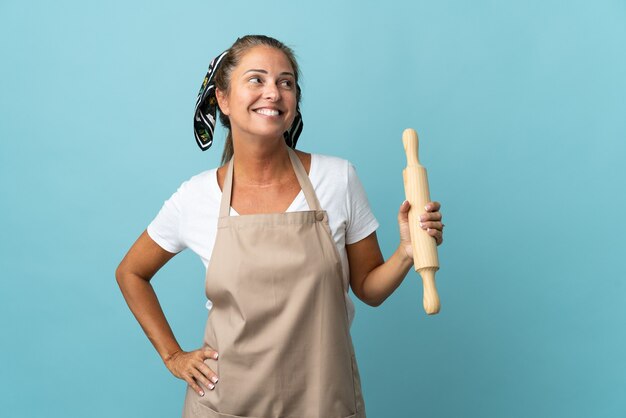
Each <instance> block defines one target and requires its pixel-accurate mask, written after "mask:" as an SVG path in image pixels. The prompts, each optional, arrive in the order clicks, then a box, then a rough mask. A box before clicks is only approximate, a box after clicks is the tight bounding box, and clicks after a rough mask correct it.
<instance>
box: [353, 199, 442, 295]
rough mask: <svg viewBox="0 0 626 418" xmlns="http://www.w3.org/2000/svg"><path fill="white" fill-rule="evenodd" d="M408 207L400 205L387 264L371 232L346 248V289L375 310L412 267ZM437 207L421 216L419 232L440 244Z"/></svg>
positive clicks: (439, 218)
mask: <svg viewBox="0 0 626 418" xmlns="http://www.w3.org/2000/svg"><path fill="white" fill-rule="evenodd" d="M410 206H411V205H410V204H409V203H408V202H404V203H403V204H402V205H401V206H400V211H399V212H398V225H399V227H400V244H399V245H398V248H397V249H396V251H395V252H394V253H393V255H392V256H391V257H389V259H388V260H387V261H385V260H384V259H383V255H382V253H381V252H380V247H379V245H378V239H377V238H376V232H373V233H372V234H370V235H369V236H367V237H366V238H364V239H362V240H361V241H359V242H355V243H354V244H350V245H346V251H347V253H348V264H349V265H350V287H351V288H352V291H353V292H354V294H355V295H356V296H357V297H358V298H359V299H361V300H362V301H363V302H365V303H367V304H368V305H370V306H379V305H380V304H381V303H383V302H384V301H385V299H387V298H388V297H389V295H391V294H392V293H393V292H394V291H395V290H396V289H397V288H398V286H400V283H402V281H403V280H404V278H405V277H406V274H407V273H408V271H409V270H410V269H411V266H413V249H412V247H411V237H410V233H409V223H408V213H409V208H410ZM440 206H441V205H440V204H439V203H438V202H430V203H429V204H428V205H427V212H426V213H424V214H423V215H422V220H423V225H422V228H423V229H425V230H427V232H428V234H429V235H431V236H432V237H433V238H435V240H436V241H437V244H438V245H439V244H441V243H442V242H443V224H442V223H441V214H440V213H439V208H440Z"/></svg>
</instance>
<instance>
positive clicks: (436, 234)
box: [426, 229, 443, 245]
mask: <svg viewBox="0 0 626 418" xmlns="http://www.w3.org/2000/svg"><path fill="white" fill-rule="evenodd" d="M426 232H427V233H428V235H430V236H431V237H433V238H435V241H436V242H437V245H440V244H441V243H442V242H443V233H442V232H441V231H439V230H437V229H427V230H426Z"/></svg>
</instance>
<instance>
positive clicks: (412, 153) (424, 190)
mask: <svg viewBox="0 0 626 418" xmlns="http://www.w3.org/2000/svg"><path fill="white" fill-rule="evenodd" d="M402 143H403V144H404V151H406V161H407V166H406V168H405V169H404V170H402V177H403V178H404V191H405V193H406V200H408V201H409V203H410V204H411V209H409V230H410V233H411V244H412V247H413V264H414V266H415V271H417V272H419V274H420V275H421V276H422V283H423V284H424V310H425V311H426V313H427V314H428V315H433V314H436V313H438V312H439V309H440V308H441V304H440V303H439V295H438V294H437V287H436V286H435V272H436V271H437V270H439V257H437V242H436V241H435V238H434V237H431V236H430V235H428V233H427V232H426V231H425V230H423V229H422V228H421V227H420V225H419V223H420V220H419V216H420V215H421V214H422V213H424V212H425V210H426V209H425V207H426V204H427V203H428V202H430V196H429V191H428V176H427V175H426V168H424V166H423V165H421V164H420V162H419V157H418V153H417V149H418V140H417V132H415V130H414V129H405V130H404V132H403V133H402Z"/></svg>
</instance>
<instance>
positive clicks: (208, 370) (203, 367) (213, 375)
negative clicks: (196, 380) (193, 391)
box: [197, 362, 219, 383]
mask: <svg viewBox="0 0 626 418" xmlns="http://www.w3.org/2000/svg"><path fill="white" fill-rule="evenodd" d="M197 369H198V370H200V372H201V373H202V374H203V375H205V376H206V377H208V378H209V380H210V381H211V382H213V383H217V381H218V380H219V378H218V377H217V373H215V372H214V371H213V369H211V368H210V367H209V366H207V364H206V363H205V362H202V363H200V364H198V365H197Z"/></svg>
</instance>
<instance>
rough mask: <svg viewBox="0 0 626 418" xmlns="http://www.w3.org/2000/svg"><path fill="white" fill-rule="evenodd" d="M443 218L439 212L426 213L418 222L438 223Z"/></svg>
mask: <svg viewBox="0 0 626 418" xmlns="http://www.w3.org/2000/svg"><path fill="white" fill-rule="evenodd" d="M442 218H443V217H442V216H441V212H426V213H422V214H421V215H420V221H422V222H424V221H440V220H441V219H442Z"/></svg>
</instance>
